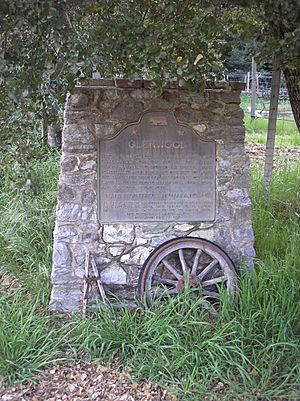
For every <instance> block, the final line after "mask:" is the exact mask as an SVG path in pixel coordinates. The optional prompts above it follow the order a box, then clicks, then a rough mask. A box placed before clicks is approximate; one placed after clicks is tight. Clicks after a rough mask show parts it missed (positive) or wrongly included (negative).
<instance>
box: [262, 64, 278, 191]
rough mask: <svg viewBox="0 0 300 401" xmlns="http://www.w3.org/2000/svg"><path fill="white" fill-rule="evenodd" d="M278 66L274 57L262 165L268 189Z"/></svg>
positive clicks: (276, 102)
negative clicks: (264, 152) (265, 143)
mask: <svg viewBox="0 0 300 401" xmlns="http://www.w3.org/2000/svg"><path fill="white" fill-rule="evenodd" d="M280 74H281V71H280V67H279V62H278V59H277V58H275V59H274V61H273V69H272V84H271V101H270V109H269V121H268V135H267V145H266V155H265V167H264V184H265V188H266V189H267V190H268V189H269V187H270V185H271V180H272V172H273V156H274V147H275V135H276V122H277V112H278V99H279V89H280Z"/></svg>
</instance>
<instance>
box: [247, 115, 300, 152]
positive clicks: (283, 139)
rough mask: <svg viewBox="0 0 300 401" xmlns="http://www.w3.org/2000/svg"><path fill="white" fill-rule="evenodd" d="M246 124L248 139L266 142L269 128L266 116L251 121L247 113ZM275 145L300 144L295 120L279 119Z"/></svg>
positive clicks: (263, 143) (288, 145) (290, 145)
mask: <svg viewBox="0 0 300 401" xmlns="http://www.w3.org/2000/svg"><path fill="white" fill-rule="evenodd" d="M244 124H245V127H246V139H247V141H250V142H256V143H260V144H262V145H265V144H266V140H267V129H268V120H267V119H266V118H256V119H254V120H252V121H251V118H250V116H249V115H245V117H244ZM275 146H284V147H297V146H300V133H299V131H298V129H297V126H296V123H295V122H294V121H289V120H277V126H276V138H275Z"/></svg>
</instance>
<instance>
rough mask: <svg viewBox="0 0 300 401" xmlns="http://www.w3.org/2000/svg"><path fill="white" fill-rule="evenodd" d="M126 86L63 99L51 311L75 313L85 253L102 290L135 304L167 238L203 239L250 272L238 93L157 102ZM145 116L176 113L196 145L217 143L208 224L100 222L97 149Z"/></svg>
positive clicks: (169, 93)
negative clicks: (142, 278)
mask: <svg viewBox="0 0 300 401" xmlns="http://www.w3.org/2000/svg"><path fill="white" fill-rule="evenodd" d="M111 83H113V81H111ZM125 83H126V82H125ZM125 83H124V82H123V84H122V85H121V86H122V87H111V86H107V85H105V86H104V85H103V86H101V83H100V86H96V85H95V83H94V84H93V86H90V87H78V88H76V89H75V91H74V93H73V94H72V95H71V96H69V97H68V99H67V103H66V109H65V125H64V129H63V138H62V157H61V174H60V178H59V189H58V205H57V209H56V225H55V230H54V251H53V270H52V283H53V289H52V294H51V303H50V309H51V310H55V311H65V312H71V311H76V310H79V309H80V307H81V304H82V303H81V302H82V290H83V280H84V268H85V262H86V254H87V252H90V253H91V254H93V256H94V258H95V262H96V265H97V267H98V269H99V272H100V274H101V279H102V281H103V282H104V284H105V285H106V286H108V287H109V288H110V290H111V291H112V292H114V293H115V294H116V295H117V296H121V297H123V298H126V299H127V300H133V299H134V295H135V289H136V286H137V282H138V277H139V272H140V269H141V267H142V265H143V263H144V262H145V260H146V259H147V257H148V256H149V254H150V253H151V252H152V251H153V249H155V248H156V247H157V246H159V245H161V244H162V243H164V242H165V241H167V240H170V239H172V238H178V237H182V236H190V237H198V238H206V239H208V240H211V241H213V242H215V243H216V244H218V245H219V246H221V247H222V248H223V249H224V250H225V251H226V252H227V253H228V254H229V256H230V257H231V258H232V259H233V261H234V263H235V264H236V266H237V267H238V268H240V267H241V268H243V267H245V266H247V267H250V268H251V267H252V266H253V258H254V256H255V251H254V248H253V230H252V226H251V204H250V200H249V195H248V191H249V161H248V158H247V157H246V155H245V149H244V136H245V129H244V127H243V122H242V118H243V113H242V112H241V109H240V106H239V103H240V98H239V90H237V89H234V87H232V86H230V85H227V84H222V85H218V86H217V87H215V88H211V89H207V90H205V91H204V92H203V93H192V92H187V91H183V90H179V89H166V90H165V91H164V93H163V95H162V97H161V98H153V97H152V95H151V92H150V91H149V90H148V89H144V88H141V85H139V87H137V88H134V86H135V85H132V84H130V85H129V84H128V85H125ZM170 88H171V86H170ZM147 110H160V111H168V112H174V115H175V117H176V118H177V119H178V120H179V121H180V122H182V123H183V124H185V125H188V126H190V127H191V128H193V129H194V130H195V131H196V132H197V133H198V135H199V136H200V137H201V138H202V139H204V140H214V141H215V143H216V218H215V221H214V222H201V221H198V222H191V221H184V222H181V223H178V222H177V223H176V222H136V223H134V224H133V223H120V222H117V223H114V224H109V222H105V224H103V223H101V222H99V221H98V218H97V208H98V205H97V202H98V200H97V197H98V196H97V179H98V178H97V164H98V151H97V143H98V141H99V140H103V139H110V138H113V137H114V136H115V135H116V134H117V133H118V132H119V131H120V130H121V129H123V128H124V127H125V126H126V125H127V124H128V123H136V122H137V121H139V120H140V118H141V115H142V113H144V112H146V111H147ZM137 174H138V172H137ZM112 185H113V184H112ZM100 197H101V194H100Z"/></svg>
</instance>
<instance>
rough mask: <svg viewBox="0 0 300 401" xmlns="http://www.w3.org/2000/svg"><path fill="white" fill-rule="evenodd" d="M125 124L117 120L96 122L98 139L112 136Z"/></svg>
mask: <svg viewBox="0 0 300 401" xmlns="http://www.w3.org/2000/svg"><path fill="white" fill-rule="evenodd" d="M123 125H124V124H122V123H117V122H108V123H97V124H95V136H96V138H98V139H107V138H112V137H113V136H114V135H115V134H116V133H117V132H118V131H119V130H120V129H121V127H122V126H123Z"/></svg>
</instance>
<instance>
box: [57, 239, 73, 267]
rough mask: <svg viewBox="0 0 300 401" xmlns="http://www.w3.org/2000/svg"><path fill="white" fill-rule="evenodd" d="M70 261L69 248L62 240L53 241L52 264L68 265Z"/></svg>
mask: <svg viewBox="0 0 300 401" xmlns="http://www.w3.org/2000/svg"><path fill="white" fill-rule="evenodd" d="M71 261H72V254H71V251H70V248H69V246H68V245H67V244H65V243H64V242H55V245H54V250H53V266H58V267H61V268H62V267H69V266H70V265H71Z"/></svg>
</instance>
